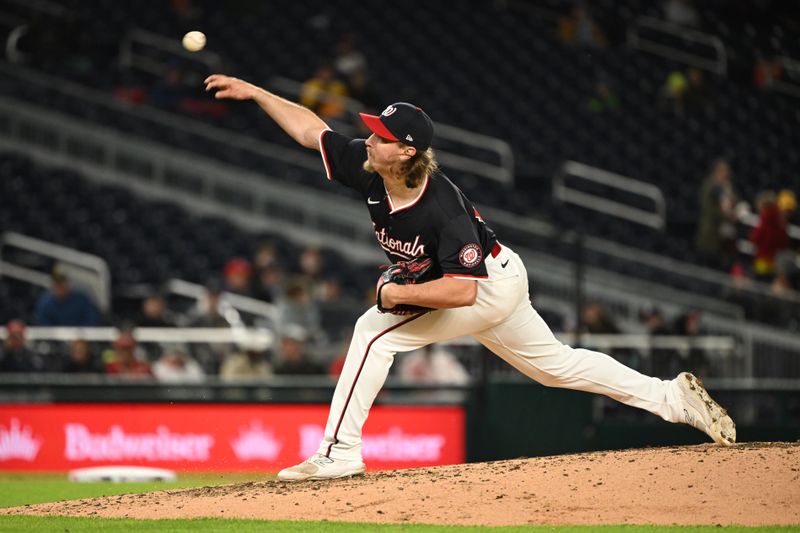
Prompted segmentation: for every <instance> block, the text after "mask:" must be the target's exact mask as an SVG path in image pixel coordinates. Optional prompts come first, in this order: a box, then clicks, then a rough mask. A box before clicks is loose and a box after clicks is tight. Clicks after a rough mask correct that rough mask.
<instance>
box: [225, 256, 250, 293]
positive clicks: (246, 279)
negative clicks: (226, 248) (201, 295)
mask: <svg viewBox="0 0 800 533" xmlns="http://www.w3.org/2000/svg"><path fill="white" fill-rule="evenodd" d="M223 272H224V276H225V290H226V291H228V292H231V293H233V294H240V295H242V296H252V295H253V286H252V281H253V266H252V265H251V264H250V261H248V260H247V259H242V258H241V257H237V258H235V259H231V260H230V261H228V262H227V263H226V264H225V269H224V271H223Z"/></svg>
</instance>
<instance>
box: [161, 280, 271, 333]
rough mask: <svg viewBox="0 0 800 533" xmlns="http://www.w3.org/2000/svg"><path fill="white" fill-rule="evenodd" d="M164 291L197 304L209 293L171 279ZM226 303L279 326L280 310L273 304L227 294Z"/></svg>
mask: <svg viewBox="0 0 800 533" xmlns="http://www.w3.org/2000/svg"><path fill="white" fill-rule="evenodd" d="M164 290H165V291H166V292H167V293H169V294H177V295H179V296H185V297H187V298H191V299H193V300H195V301H196V302H198V303H199V302H202V301H203V300H205V298H206V296H207V294H208V291H207V290H206V288H205V287H203V286H202V285H198V284H196V283H191V282H189V281H185V280H182V279H171V280H169V281H168V282H167V283H166V284H164ZM223 300H224V302H225V304H226V305H228V306H230V307H232V308H233V309H235V310H237V311H242V312H245V313H249V314H251V315H255V316H259V317H262V318H266V319H267V320H269V321H270V322H271V323H272V325H273V326H276V325H278V322H279V320H280V316H279V313H278V308H277V307H276V306H275V305H274V304H271V303H268V302H264V301H261V300H257V299H255V298H250V297H247V296H242V295H241V294H233V293H225V296H224V299H223ZM229 321H230V322H234V323H237V322H240V321H239V320H235V319H234V320H229Z"/></svg>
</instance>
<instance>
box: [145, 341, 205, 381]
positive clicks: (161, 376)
mask: <svg viewBox="0 0 800 533" xmlns="http://www.w3.org/2000/svg"><path fill="white" fill-rule="evenodd" d="M153 375H154V376H155V377H156V379H157V380H158V381H160V382H162V383H202V382H203V381H205V379H206V375H205V372H203V369H202V368H201V367H200V365H199V364H198V363H197V361H195V360H194V359H192V358H191V357H189V355H188V354H187V353H186V350H185V349H184V348H183V347H181V346H179V345H172V346H168V347H167V348H166V349H165V350H164V354H163V355H162V356H161V357H160V358H159V359H158V361H156V362H155V363H154V364H153Z"/></svg>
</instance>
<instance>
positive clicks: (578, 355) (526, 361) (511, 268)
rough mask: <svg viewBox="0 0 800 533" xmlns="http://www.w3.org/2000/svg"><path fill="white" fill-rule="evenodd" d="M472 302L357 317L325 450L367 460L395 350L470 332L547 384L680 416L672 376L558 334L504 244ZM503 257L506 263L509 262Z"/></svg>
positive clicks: (488, 262)
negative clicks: (366, 429)
mask: <svg viewBox="0 0 800 533" xmlns="http://www.w3.org/2000/svg"><path fill="white" fill-rule="evenodd" d="M485 261H486V268H487V270H488V273H489V278H488V279H487V280H479V281H478V282H477V283H478V296H477V300H476V302H475V304H474V305H472V306H470V307H459V308H456V309H440V310H436V311H431V312H428V313H424V314H421V315H412V316H395V315H392V314H388V313H385V314H384V313H379V312H378V310H377V308H376V307H372V308H371V309H369V310H368V311H367V312H366V313H364V314H363V315H362V316H361V317H360V318H359V319H358V321H357V322H356V326H355V331H354V333H353V339H352V341H351V343H350V348H349V350H348V352H347V357H346V360H345V363H344V368H343V369H342V373H341V376H340V377H339V382H338V383H337V385H336V391H335V392H334V395H333V400H332V402H331V410H330V414H329V415H328V422H327V425H326V427H325V436H324V439H323V441H322V444H321V445H320V448H319V453H321V454H324V455H327V456H328V457H332V458H334V459H346V460H361V429H362V427H363V426H364V423H365V422H366V420H367V415H368V414H369V409H370V407H372V402H373V401H374V400H375V397H376V396H377V394H378V392H379V391H380V389H381V387H382V386H383V383H384V381H385V380H386V376H387V375H388V374H389V368H390V367H391V366H392V362H393V361H394V355H395V354H396V353H397V352H408V351H411V350H416V349H418V348H421V347H423V346H426V345H428V344H431V343H434V342H440V341H446V340H449V339H454V338H456V337H461V336H464V335H471V336H472V337H474V338H475V339H476V340H478V341H479V342H480V343H481V344H483V345H484V346H486V348H488V349H489V350H491V351H492V352H494V353H495V354H497V355H499V356H500V357H502V358H503V359H504V360H505V361H507V362H508V363H509V364H511V365H512V366H513V367H514V368H516V369H517V370H519V371H520V372H522V373H523V374H525V375H526V376H528V377H530V378H531V379H534V380H536V381H538V382H539V383H541V384H542V385H546V386H548V387H560V388H567V389H575V390H581V391H587V392H594V393H598V394H605V395H606V396H609V397H610V398H613V399H615V400H618V401H620V402H622V403H624V404H627V405H632V406H634V407H639V408H642V409H646V410H648V411H650V412H651V413H654V414H656V415H658V416H660V417H661V418H663V419H664V420H667V421H669V422H679V421H681V420H682V416H681V411H680V403H679V401H678V399H677V395H676V391H675V389H674V388H673V387H674V385H672V382H671V381H664V380H661V379H658V378H653V377H648V376H645V375H643V374H640V373H639V372H637V371H635V370H633V369H631V368H628V367H626V366H625V365H623V364H622V363H620V362H618V361H616V360H615V359H613V358H611V357H610V356H608V355H606V354H603V353H599V352H593V351H590V350H584V349H574V348H571V347H569V346H567V345H565V344H562V343H561V342H559V341H558V340H557V339H556V338H555V336H554V335H553V333H552V332H551V331H550V328H549V327H548V326H547V324H545V322H544V320H542V318H541V317H540V316H539V313H537V312H536V310H535V309H534V308H533V307H532V305H531V303H530V298H529V296H528V275H527V273H526V271H525V265H523V263H522V260H521V259H520V258H519V256H518V255H517V254H516V253H514V252H513V251H512V250H511V249H509V248H507V247H505V246H504V247H503V248H502V249H501V251H500V253H499V254H498V255H497V256H496V257H487V258H486V260H485ZM503 265H505V266H503Z"/></svg>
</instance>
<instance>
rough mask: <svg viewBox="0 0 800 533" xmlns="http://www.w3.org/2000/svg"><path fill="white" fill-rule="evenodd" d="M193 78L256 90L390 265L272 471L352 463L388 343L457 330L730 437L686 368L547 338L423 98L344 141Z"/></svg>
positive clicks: (541, 375)
mask: <svg viewBox="0 0 800 533" xmlns="http://www.w3.org/2000/svg"><path fill="white" fill-rule="evenodd" d="M205 83H206V90H207V91H211V90H214V91H215V92H216V94H215V96H216V98H230V99H235V100H254V101H255V102H256V103H257V104H258V105H259V106H260V107H261V109H262V110H263V111H264V112H265V113H266V114H267V115H269V116H270V118H272V120H274V121H275V122H276V123H277V124H278V125H279V126H281V128H283V129H284V130H285V131H286V133H287V134H289V135H290V136H291V137H292V138H293V139H294V140H295V141H297V142H298V143H300V144H301V145H303V146H305V147H307V148H311V149H314V150H318V151H319V152H320V154H321V155H322V163H323V165H324V168H325V173H326V175H327V177H328V180H331V181H337V182H339V183H340V184H342V185H344V186H346V187H350V188H352V189H354V190H356V191H358V193H359V194H360V195H361V197H362V198H363V200H364V203H365V204H366V207H367V210H368V211H369V215H370V218H371V219H372V225H373V227H374V230H375V238H376V239H377V241H378V244H379V245H380V247H381V248H383V250H384V252H385V253H386V255H387V257H388V258H389V261H390V262H391V263H392V266H391V267H389V269H387V271H386V272H385V273H384V274H383V275H382V276H381V277H380V279H379V280H378V285H377V291H376V292H377V302H376V305H375V306H374V307H372V308H370V309H369V310H367V312H365V313H364V314H363V315H362V316H361V317H360V318H359V319H358V321H357V322H356V325H355V331H354V332H353V338H352V342H351V344H350V347H349V350H348V352H347V357H346V361H345V363H344V368H343V370H342V373H341V376H340V377H339V382H338V384H337V386H336V391H335V393H334V396H333V400H332V402H331V409H330V414H329V415H328V422H327V425H326V428H325V436H324V439H323V441H322V442H321V443H320V446H319V450H318V452H317V453H316V454H315V455H314V456H312V457H310V458H309V459H308V460H306V461H304V462H302V463H300V464H298V465H296V466H292V467H289V468H286V469H284V470H282V471H281V472H280V473H279V474H278V478H279V479H281V480H284V481H300V480H312V479H314V480H316V479H332V478H340V477H347V476H353V475H358V474H362V473H363V472H364V471H365V466H364V462H363V460H362V455H361V430H362V427H363V426H364V422H365V421H366V419H367V415H368V414H369V410H370V407H372V403H373V401H374V400H375V397H376V396H377V394H378V391H380V389H381V387H382V386H383V383H384V381H385V380H386V376H387V375H388V373H389V367H390V366H391V365H392V362H393V360H394V356H395V354H396V353H397V352H408V351H411V350H416V349H418V348H421V347H423V346H426V345H428V344H431V343H434V342H440V341H446V340H449V339H453V338H456V337H461V336H463V335H471V336H472V337H474V338H475V339H477V340H478V341H479V342H480V343H481V344H483V345H484V346H486V348H488V349H489V350H491V351H492V352H494V353H495V354H497V355H498V356H500V357H502V358H503V359H504V360H506V361H507V362H508V363H509V364H511V365H512V366H513V367H514V368H516V369H518V370H519V371H520V372H522V373H523V374H525V375H526V376H528V377H530V378H531V379H534V380H536V381H538V382H539V383H541V384H543V385H546V386H549V387H563V388H568V389H575V390H582V391H589V392H594V393H598V394H605V395H606V396H609V397H611V398H614V399H615V400H618V401H620V402H622V403H625V404H627V405H632V406H635V407H639V408H642V409H646V410H648V411H650V412H651V413H654V414H656V415H658V416H660V417H661V418H663V419H664V420H668V421H670V422H683V423H687V424H690V425H692V426H694V427H695V428H697V429H699V430H701V431H704V432H705V433H706V434H708V435H709V436H710V437H711V438H712V439H713V440H714V441H715V442H717V443H719V444H723V445H731V444H733V443H734V442H735V440H736V430H735V426H734V423H733V421H732V420H731V418H730V417H729V416H728V415H727V414H726V412H725V410H724V409H722V407H720V406H719V405H718V404H717V403H716V402H715V401H714V400H712V399H711V397H710V396H709V395H708V393H707V392H706V390H705V389H704V388H703V385H702V382H701V381H700V380H699V379H698V378H696V377H695V376H693V375H692V374H689V373H687V372H684V373H682V374H680V375H679V376H678V377H676V378H675V379H673V380H669V381H665V380H661V379H657V378H653V377H648V376H645V375H642V374H640V373H639V372H636V371H635V370H633V369H630V368H628V367H626V366H625V365H623V364H621V363H619V362H618V361H616V360H615V359H613V358H611V357H609V356H608V355H605V354H602V353H599V352H594V351H589V350H584V349H574V348H571V347H570V346H567V345H564V344H562V343H561V342H559V341H558V340H557V339H556V338H555V337H554V336H553V333H552V332H551V331H550V328H549V327H548V326H547V324H545V322H544V321H543V320H542V318H541V317H540V316H539V314H538V313H537V312H536V310H535V309H534V308H533V306H532V305H531V301H530V297H529V295H528V275H527V273H526V271H525V265H523V263H522V261H521V260H520V258H519V256H518V255H517V254H516V253H514V251H513V250H511V249H510V248H509V247H508V246H505V245H502V244H500V243H499V242H498V240H497V237H496V235H495V233H494V232H493V231H492V230H491V229H490V228H489V226H487V224H486V222H485V221H484V220H483V218H481V216H480V214H479V212H478V210H477V209H476V208H475V206H474V205H473V204H472V202H470V201H469V199H468V198H467V197H466V196H465V195H464V193H463V192H461V190H460V189H459V188H458V187H457V186H456V185H454V184H453V182H452V181H450V179H448V178H447V176H445V175H444V173H443V172H442V171H441V170H440V169H439V167H438V165H437V163H436V158H435V154H434V152H433V150H432V149H431V141H432V139H433V133H434V128H433V123H432V121H431V119H430V117H428V115H427V114H426V113H425V112H424V111H423V110H422V109H420V108H419V107H416V106H414V105H412V104H408V103H403V102H399V103H395V104H392V105H390V106H388V107H387V108H386V109H385V110H384V111H383V112H382V113H381V114H380V116H374V115H368V114H364V113H362V114H361V118H362V119H363V121H364V123H365V124H366V126H367V127H368V128H369V129H370V131H371V132H372V134H371V135H370V136H369V138H367V139H366V140H365V139H351V138H349V137H346V136H345V135H342V134H340V133H337V132H335V131H332V130H331V129H330V128H329V127H328V126H327V125H326V124H325V122H323V121H322V119H320V118H319V117H318V116H317V115H315V114H314V113H313V112H312V111H310V110H308V109H306V108H304V107H302V106H299V105H297V104H295V103H292V102H289V101H288V100H285V99H283V98H280V97H278V96H276V95H274V94H272V93H270V92H268V91H265V90H264V89H261V88H259V87H256V86H254V85H252V84H250V83H247V82H245V81H242V80H240V79H236V78H232V77H229V76H225V75H221V74H214V75H212V76H210V77H209V78H208V79H206V82H205Z"/></svg>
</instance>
